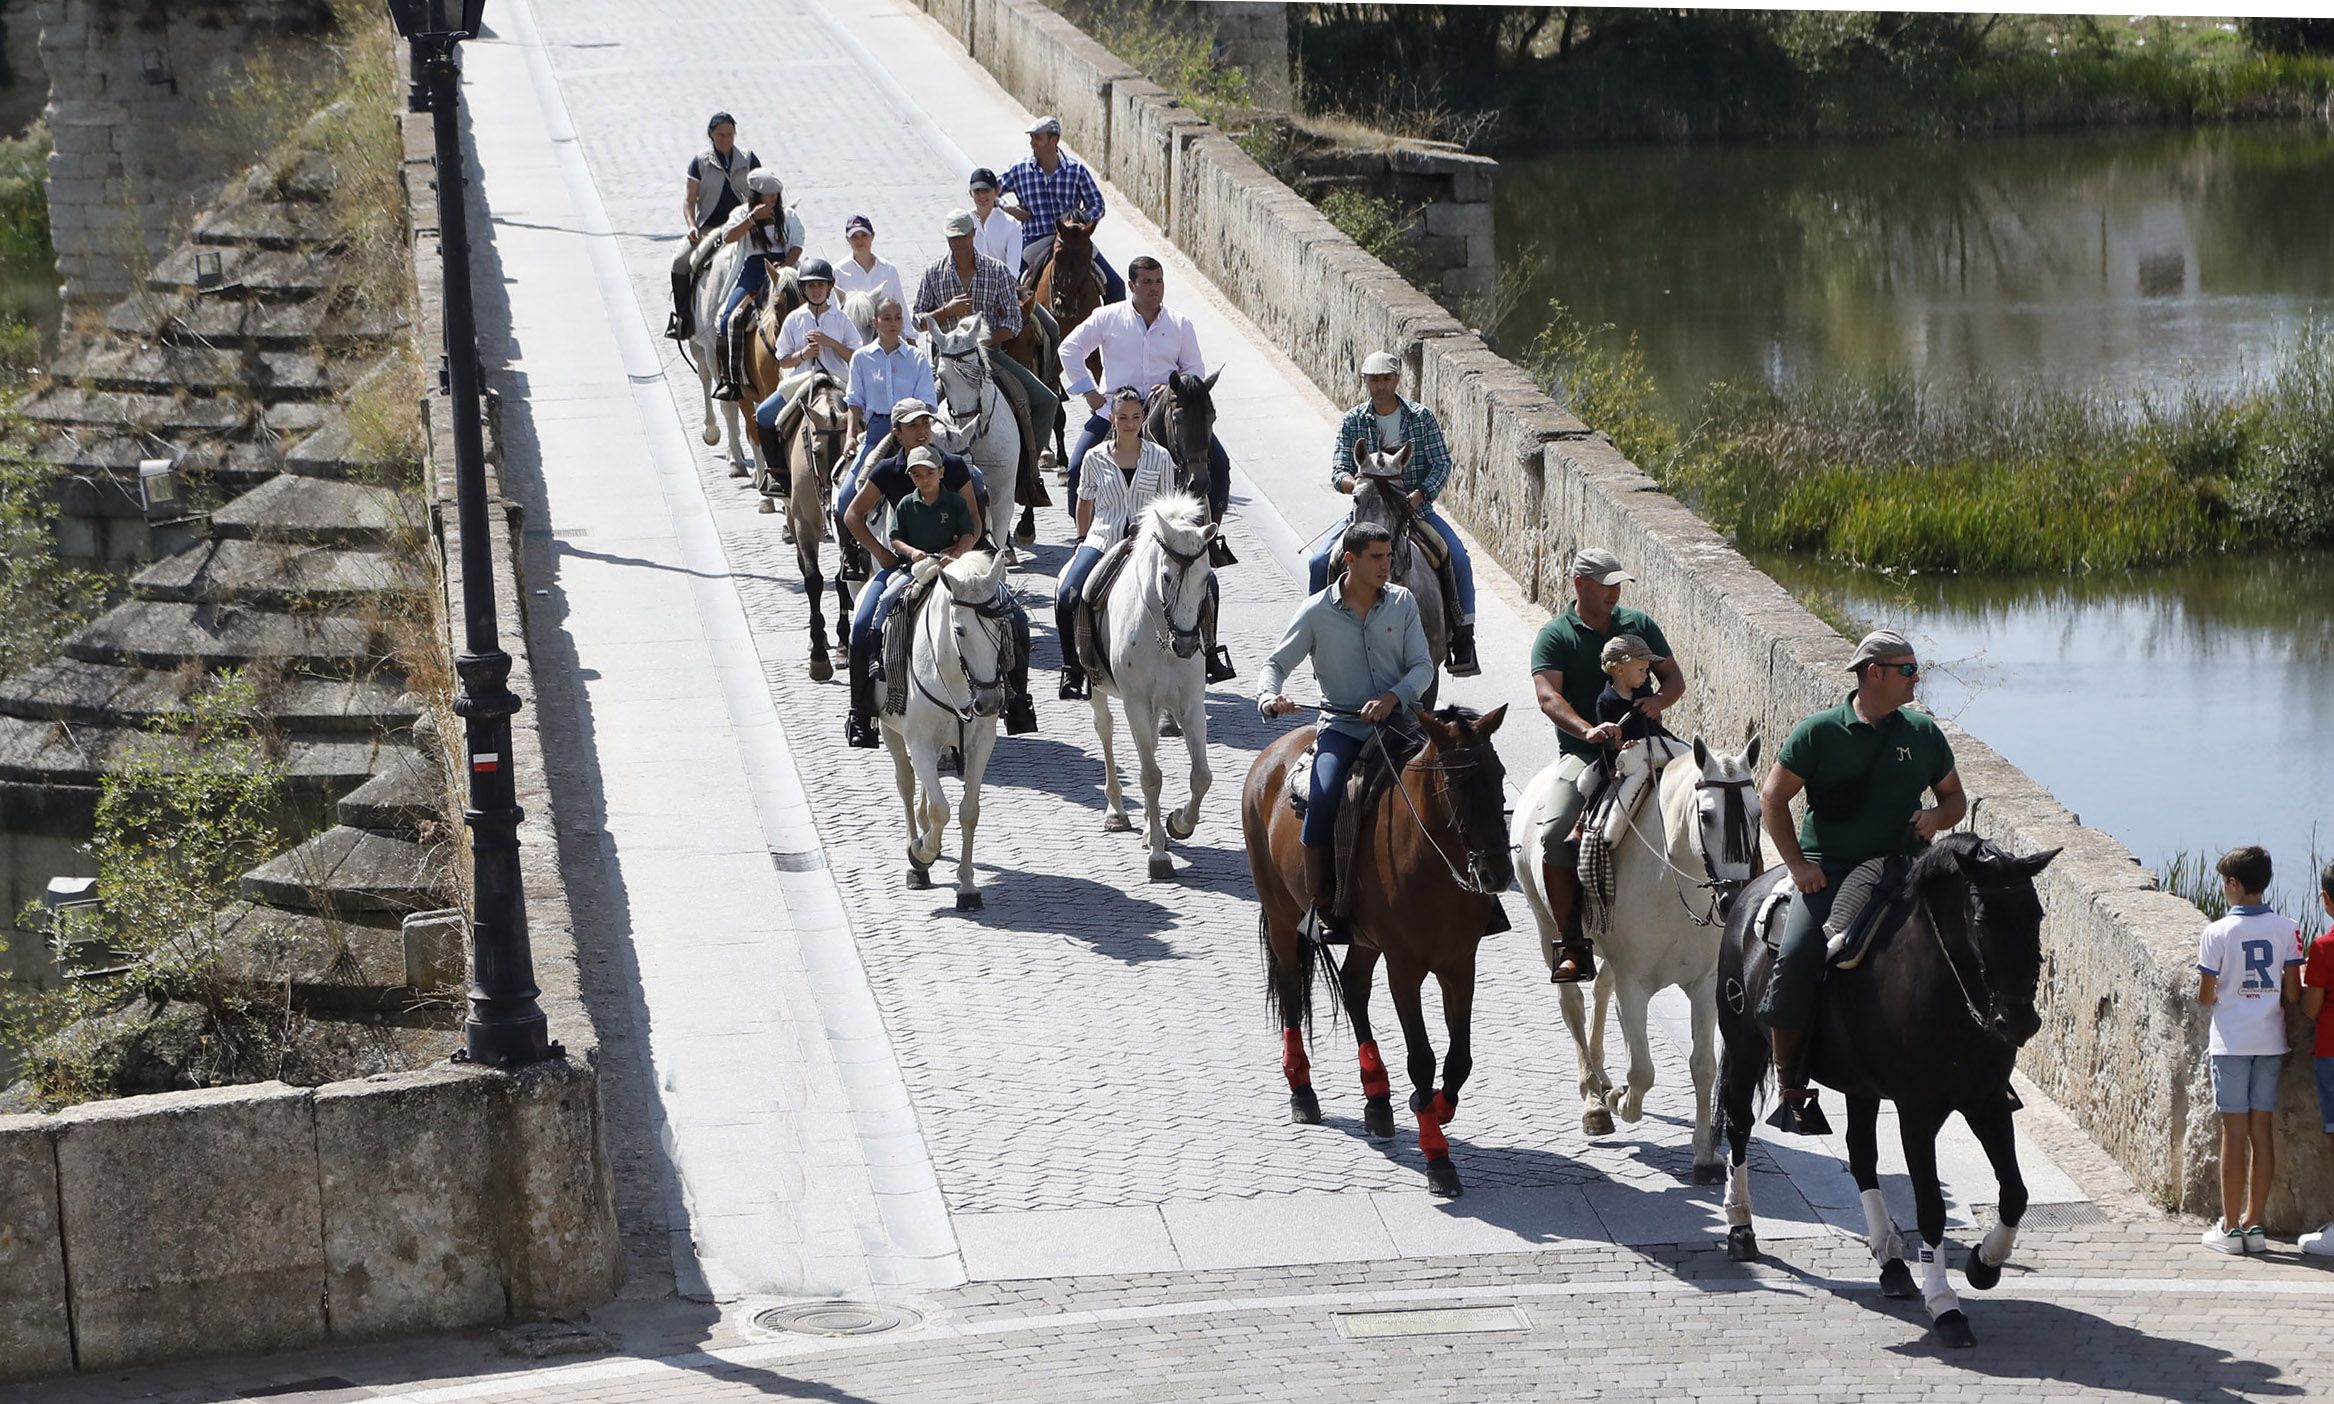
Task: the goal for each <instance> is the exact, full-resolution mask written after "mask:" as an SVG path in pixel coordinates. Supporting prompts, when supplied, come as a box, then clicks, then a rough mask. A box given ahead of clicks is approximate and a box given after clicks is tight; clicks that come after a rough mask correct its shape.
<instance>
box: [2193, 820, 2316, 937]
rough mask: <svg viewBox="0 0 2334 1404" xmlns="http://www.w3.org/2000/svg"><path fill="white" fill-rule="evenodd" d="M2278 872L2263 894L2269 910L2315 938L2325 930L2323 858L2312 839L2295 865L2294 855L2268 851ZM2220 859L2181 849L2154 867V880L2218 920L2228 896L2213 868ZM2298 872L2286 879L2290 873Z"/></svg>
mask: <svg viewBox="0 0 2334 1404" xmlns="http://www.w3.org/2000/svg"><path fill="white" fill-rule="evenodd" d="M2269 857H2270V861H2271V863H2272V864H2273V865H2275V868H2276V872H2277V874H2278V877H2277V880H2275V881H2273V882H2272V883H2271V885H2270V889H2269V891H2268V893H2267V894H2265V895H2266V899H2267V901H2268V903H2269V906H2270V908H2271V910H2273V911H2277V912H2282V913H2284V914H2285V915H2287V916H2289V917H2292V918H2293V919H2294V920H2295V921H2297V922H2299V923H2301V928H2302V939H2303V940H2305V941H2314V940H2316V939H2317V938H2318V936H2319V935H2320V934H2322V933H2323V932H2324V931H2325V930H2326V909H2325V908H2324V907H2322V906H2320V905H2319V903H2318V874H2319V873H2321V872H2323V871H2324V870H2325V867H2326V862H2325V859H2324V857H2323V856H2321V855H2320V854H2319V852H2318V849H2317V846H2316V844H2315V843H2313V844H2312V845H2311V847H2310V854H2309V863H2308V865H2307V866H2306V867H2304V866H2298V865H2297V864H2296V863H2295V861H2294V858H2295V855H2292V854H2287V855H2286V856H2285V858H2284V860H2283V861H2280V860H2279V858H2278V855H2276V854H2274V853H2272V854H2271V855H2269ZM2218 861H2219V860H2218V859H2216V858H2213V857H2211V856H2210V855H2207V854H2203V853H2197V852H2193V851H2191V850H2189V849H2185V848H2183V849H2181V850H2180V851H2179V852H2177V853H2174V854H2173V855H2172V856H2171V857H2170V858H2167V859H2166V860H2164V865H2163V866H2162V867H2161V868H2158V869H2157V870H2156V883H2157V885H2158V886H2160V887H2162V888H2163V889H2164V890H2165V891H2166V892H2169V893H2171V894H2172V895H2173V896H2175V897H2185V898H2187V899H2188V901H2190V902H2191V903H2193V904H2195V907H2196V909H2197V910H2198V911H2200V912H2202V913H2204V919H2205V920H2207V921H2218V920H2220V919H2221V918H2222V917H2224V916H2227V915H2228V914H2229V899H2228V897H2227V896H2226V895H2225V894H2224V893H2223V892H2222V891H2221V875H2220V874H2219V873H2218V872H2215V871H2214V870H2213V864H2215V863H2216V862H2218ZM2296 871H2298V872H2299V874H2300V875H2299V877H2298V878H2292V879H2291V880H2290V881H2289V874H2292V873H2294V872H2296Z"/></svg>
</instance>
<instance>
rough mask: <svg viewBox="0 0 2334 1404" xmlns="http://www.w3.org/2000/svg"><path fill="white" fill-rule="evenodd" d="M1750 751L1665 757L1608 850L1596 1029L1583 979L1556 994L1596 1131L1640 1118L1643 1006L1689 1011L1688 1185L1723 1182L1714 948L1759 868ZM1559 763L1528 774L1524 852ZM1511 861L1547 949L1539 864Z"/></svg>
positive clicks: (1586, 1114) (1646, 1056) (1546, 805)
mask: <svg viewBox="0 0 2334 1404" xmlns="http://www.w3.org/2000/svg"><path fill="white" fill-rule="evenodd" d="M1758 759H1759V743H1758V741H1757V739H1756V738H1754V739H1753V740H1752V741H1751V743H1750V745H1749V747H1748V748H1746V749H1745V750H1744V751H1743V753H1742V754H1741V755H1737V756H1722V755H1719V754H1717V753H1715V752H1713V751H1712V750H1711V749H1710V748H1709V747H1708V746H1706V745H1704V744H1703V743H1702V741H1701V740H1700V739H1699V738H1697V739H1696V740H1695V742H1694V764H1693V765H1692V766H1684V765H1674V764H1673V765H1669V766H1667V767H1666V768H1665V769H1663V770H1662V771H1661V779H1660V788H1659V789H1658V790H1657V791H1656V792H1655V793H1654V794H1653V795H1650V796H1648V797H1647V801H1646V802H1645V803H1644V804H1642V805H1641V806H1640V807H1639V808H1638V810H1637V814H1636V817H1635V818H1634V820H1632V821H1631V822H1630V823H1629V824H1628V825H1627V827H1626V828H1625V829H1624V830H1623V832H1622V834H1621V836H1620V841H1619V843H1618V844H1617V846H1616V848H1615V851H1614V854H1613V906H1612V920H1611V925H1610V929H1609V930H1608V931H1606V932H1605V933H1604V934H1603V935H1602V936H1600V937H1599V938H1598V940H1597V953H1598V954H1599V955H1600V956H1602V957H1603V963H1602V965H1601V967H1600V968H1599V969H1598V971H1597V980H1596V1014H1595V1020H1594V1023H1593V1025H1592V1024H1590V1022H1589V1020H1588V1017H1587V1012H1586V1010H1585V1009H1584V1008H1583V1001H1582V999H1581V993H1580V986H1578V985H1565V986H1563V987H1562V993H1561V994H1560V996H1559V999H1560V1002H1561V1004H1562V1006H1563V1009H1564V1022H1565V1024H1566V1025H1567V1026H1568V1027H1569V1028H1570V1029H1571V1030H1572V1045H1573V1049H1574V1052H1575V1053H1576V1054H1577V1056H1578V1059H1579V1067H1580V1099H1581V1103H1582V1111H1581V1116H1580V1129H1581V1130H1583V1131H1585V1132H1587V1133H1588V1134H1590V1135H1592V1136H1604V1135H1610V1134H1612V1131H1613V1115H1614V1113H1615V1112H1618V1113H1619V1115H1620V1118H1621V1120H1623V1121H1631V1122H1633V1121H1635V1120H1637V1119H1638V1117H1639V1116H1641V1115H1643V1113H1644V1107H1645V1094H1646V1092H1647V1091H1649V1090H1650V1089H1651V1088H1652V1086H1653V1047H1652V1044H1651V1043H1650V1042H1649V1041H1648V1039H1647V1037H1646V1006H1647V1005H1649V1004H1650V1003H1651V1002H1652V1000H1653V996H1654V995H1655V994H1657V993H1659V992H1660V991H1661V990H1663V989H1665V988H1667V987H1668V986H1671V985H1675V986H1677V987H1678V988H1679V989H1681V990H1683V991H1685V994H1686V998H1687V1000H1688V1001H1689V1002H1690V1003H1691V1005H1692V1008H1693V1051H1692V1053H1691V1055H1690V1056H1689V1058H1688V1060H1687V1066H1688V1068H1689V1069H1690V1070H1691V1072H1692V1075H1693V1079H1694V1182H1695V1183H1696V1184H1710V1185H1714V1184H1719V1183H1722V1182H1723V1181H1724V1180H1725V1178H1726V1164H1725V1161H1724V1159H1723V1158H1722V1157H1721V1156H1720V1155H1719V1152H1718V1148H1717V1144H1716V1132H1715V1129H1714V1125H1713V1119H1712V1116H1711V1110H1712V1100H1711V1095H1712V1094H1711V1089H1712V1085H1713V1083H1714V1082H1715V1081H1716V1079H1717V1075H1718V1046H1717V1036H1718V1003H1717V995H1718V992H1717V973H1718V948H1719V944H1720V941H1721V939H1722V938H1723V936H1724V935H1725V931H1726V905H1727V903H1728V902H1730V901H1731V899H1732V897H1733V895H1734V894H1735V893H1736V892H1737V891H1740V890H1741V888H1742V885H1743V884H1744V883H1746V882H1749V881H1750V880H1751V879H1752V878H1754V877H1756V876H1758V874H1759V872H1760V871H1761V870H1762V868H1763V867H1764V866H1765V864H1764V862H1763V860H1762V858H1761V854H1760V847H1759V792H1758V784H1757V781H1756V780H1755V779H1754V778H1753V774H1752V772H1753V769H1754V767H1756V766H1757V764H1758ZM1555 771H1556V767H1555V765H1553V764H1551V765H1550V766H1549V767H1548V768H1547V769H1546V770H1543V771H1541V772H1540V773H1539V774H1538V775H1537V776H1535V777H1533V779H1532V783H1531V784H1530V785H1529V786H1527V787H1526V788H1525V790H1524V794H1523V798H1522V799H1521V800H1520V801H1518V803H1517V805H1516V811H1515V821H1514V826H1513V829H1512V831H1511V833H1510V838H1511V840H1512V841H1513V843H1514V844H1515V847H1516V849H1517V851H1518V852H1519V853H1520V854H1522V855H1525V856H1526V857H1535V856H1536V855H1537V854H1538V853H1539V852H1540V851H1541V850H1540V835H1541V833H1542V832H1543V831H1544V830H1545V829H1546V827H1547V824H1548V815H1549V810H1550V807H1551V803H1550V802H1551V792H1552V789H1553V784H1554V779H1555ZM1607 783H1608V784H1618V783H1620V782H1619V780H1618V779H1617V778H1616V779H1614V780H1611V781H1608V782H1607ZM1516 869H1517V876H1518V878H1519V880H1520V881H1521V882H1522V884H1523V889H1524V899H1525V901H1526V902H1528V903H1529V904H1530V906H1531V909H1532V916H1533V918H1534V919H1535V920H1536V921H1537V922H1538V923H1539V927H1540V940H1541V943H1542V945H1543V947H1546V946H1548V945H1550V944H1552V943H1554V942H1557V941H1558V940H1560V939H1561V937H1562V935H1563V933H1562V932H1561V931H1559V930H1558V929H1557V926H1556V922H1555V919H1554V918H1553V917H1552V916H1551V915H1550V913H1549V910H1548V894H1547V891H1546V889H1545V888H1544V887H1543V886H1542V883H1541V879H1540V864H1539V863H1538V862H1536V861H1534V862H1518V863H1517V864H1516ZM1616 997H1618V999H1619V1001H1620V1006H1621V1032H1622V1035H1623V1036H1624V1037H1625V1038H1626V1039H1627V1040H1628V1043H1629V1070H1628V1090H1627V1091H1626V1092H1624V1093H1623V1094H1622V1095H1621V1096H1620V1097H1618V1098H1615V1097H1614V1095H1613V1083H1612V1079H1611V1078H1610V1077H1609V1076H1607V1075H1606V1072H1605V1011H1606V1009H1607V1008H1608V1007H1609V1006H1610V1005H1611V1004H1612V1003H1613V1001H1614V999H1615V998H1616Z"/></svg>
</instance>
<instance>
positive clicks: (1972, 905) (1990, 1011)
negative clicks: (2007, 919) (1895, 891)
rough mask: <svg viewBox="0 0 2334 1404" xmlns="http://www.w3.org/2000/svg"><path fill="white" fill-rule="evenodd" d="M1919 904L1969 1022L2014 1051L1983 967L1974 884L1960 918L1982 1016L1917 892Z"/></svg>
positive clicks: (1996, 990) (1932, 910) (1995, 992)
mask: <svg viewBox="0 0 2334 1404" xmlns="http://www.w3.org/2000/svg"><path fill="white" fill-rule="evenodd" d="M1919 902H1920V907H1921V916H1922V917H1923V918H1924V919H1926V920H1927V921H1928V923H1929V934H1930V935H1932V936H1934V937H1936V938H1937V954H1938V955H1939V956H1941V957H1943V958H1944V961H1945V969H1946V970H1947V971H1949V972H1950V973H1951V974H1952V976H1953V987H1954V989H1955V990H1956V991H1958V992H1959V993H1960V995H1961V1008H1962V1010H1963V1012H1965V1013H1967V1014H1968V1015H1969V1021H1970V1022H1971V1023H1973V1024H1975V1025H1977V1027H1978V1031H1979V1032H1981V1033H1983V1034H1984V1035H1985V1036H1986V1037H1988V1038H1991V1039H1993V1040H1995V1041H1996V1042H1998V1043H2002V1044H2005V1045H2007V1046H2009V1047H2011V1048H2013V1049H2014V1048H2016V1047H2017V1046H2018V1045H2017V1042H2016V1040H2014V1039H2012V1038H2011V1037H2010V1036H2009V1034H2007V1033H2006V1032H2004V1031H2003V1028H2002V996H2001V991H2000V988H1999V987H1998V986H1996V985H1995V983H1994V978H1993V971H1992V970H1991V969H1989V968H1988V967H1987V966H1986V952H1985V944H1984V943H1983V942H1982V941H1980V940H1978V938H1977V928H1978V914H1979V910H1980V909H1981V908H1982V906H1983V904H1982V903H1980V902H1979V901H1978V895H1977V884H1976V883H1974V882H1972V883H1971V884H1970V887H1969V896H1968V898H1967V899H1966V901H1965V903H1964V906H1965V907H1967V908H1969V910H1966V911H1964V912H1963V913H1962V915H1963V916H1964V917H1965V918H1967V921H1968V927H1969V933H1970V934H1969V954H1970V958H1971V959H1973V960H1975V961H1976V962H1977V985H1978V988H1979V989H1981V990H1983V991H1984V992H1985V997H1986V1007H1985V1012H1984V1013H1982V1014H1981V1013H1979V1012H1978V1007H1977V999H1976V997H1975V996H1973V995H1971V994H1970V992H1969V982H1968V981H1966V980H1964V979H1962V978H1961V966H1960V965H1959V964H1958V963H1957V962H1956V961H1955V960H1954V959H1953V948H1952V947H1951V946H1950V945H1948V944H1947V943H1946V940H1945V928H1944V927H1943V926H1941V925H1939V924H1938V921H1937V911H1936V908H1935V907H1934V906H1932V905H1931V904H1930V902H1929V894H1928V893H1926V892H1923V893H1921V894H1920V898H1919Z"/></svg>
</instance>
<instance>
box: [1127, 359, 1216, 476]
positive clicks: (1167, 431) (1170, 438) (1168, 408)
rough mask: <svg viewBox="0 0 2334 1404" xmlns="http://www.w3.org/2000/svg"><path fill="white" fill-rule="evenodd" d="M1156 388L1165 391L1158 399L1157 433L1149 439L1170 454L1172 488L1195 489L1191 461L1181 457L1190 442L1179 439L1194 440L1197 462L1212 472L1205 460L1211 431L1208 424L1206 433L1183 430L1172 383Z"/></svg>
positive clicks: (1181, 415)
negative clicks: (1196, 447)
mask: <svg viewBox="0 0 2334 1404" xmlns="http://www.w3.org/2000/svg"><path fill="white" fill-rule="evenodd" d="M1160 388H1161V389H1163V390H1164V391H1166V394H1165V395H1163V396H1162V397H1161V398H1160V401H1159V413H1158V418H1159V432H1158V433H1157V434H1156V435H1153V436H1151V442H1153V443H1155V444H1158V445H1159V446H1160V447H1162V448H1164V449H1166V450H1167V452H1168V453H1169V454H1170V455H1172V456H1173V457H1174V459H1175V488H1176V491H1178V492H1195V491H1197V489H1196V488H1195V487H1194V486H1193V484H1195V483H1196V482H1198V481H1199V479H1198V477H1197V476H1196V475H1195V474H1194V473H1193V471H1192V467H1191V461H1190V460H1189V459H1188V458H1186V457H1185V456H1184V455H1185V450H1186V449H1188V448H1189V447H1190V445H1188V444H1186V443H1183V442H1181V440H1184V439H1197V440H1198V442H1199V461H1200V462H1201V463H1202V464H1203V465H1206V467H1207V470H1208V471H1209V472H1210V473H1212V472H1214V471H1215V465H1214V464H1212V463H1209V462H1208V433H1213V432H1214V430H1213V429H1212V427H1211V428H1210V430H1209V431H1208V433H1201V434H1190V433H1186V432H1185V430H1184V427H1183V415H1184V405H1183V401H1182V400H1180V399H1178V398H1176V395H1175V386H1174V384H1173V383H1172V382H1169V383H1168V384H1165V385H1163V386H1161V387H1160ZM1143 427H1144V428H1145V429H1146V430H1147V429H1149V428H1150V425H1149V423H1148V422H1146V423H1145V424H1144V426H1143Z"/></svg>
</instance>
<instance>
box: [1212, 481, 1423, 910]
mask: <svg viewBox="0 0 2334 1404" xmlns="http://www.w3.org/2000/svg"><path fill="white" fill-rule="evenodd" d="M1342 549H1343V553H1344V556H1345V574H1344V576H1343V577H1342V578H1341V579H1339V580H1338V582H1337V583H1336V584H1335V585H1333V586H1329V587H1326V588H1324V589H1322V590H1321V591H1320V592H1319V593H1317V594H1314V595H1312V596H1310V597H1308V598H1307V599H1306V601H1305V602H1304V603H1303V604H1302V605H1300V606H1298V607H1297V613H1296V616H1295V617H1294V618H1292V619H1291V620H1289V627H1288V631H1287V632H1286V633H1284V634H1282V635H1281V640H1280V644H1279V646H1278V647H1276V648H1274V649H1273V651H1272V656H1271V657H1270V658H1267V659H1266V660H1264V667H1263V669H1262V671H1260V672H1259V673H1258V674H1257V677H1256V710H1257V711H1258V712H1259V713H1261V714H1262V715H1263V716H1264V718H1265V719H1266V720H1267V721H1269V720H1271V719H1272V718H1274V717H1277V716H1280V715H1281V714H1282V713H1284V712H1288V711H1290V710H1292V709H1293V708H1295V707H1296V705H1297V704H1296V703H1294V702H1292V701H1290V700H1289V699H1288V698H1287V697H1285V696H1283V695H1282V694H1281V690H1280V689H1281V683H1282V682H1283V681H1284V680H1285V679H1286V678H1287V677H1288V675H1289V670H1290V669H1292V668H1294V667H1296V666H1297V664H1299V663H1301V662H1303V661H1304V660H1305V659H1307V658H1311V659H1312V660H1313V678H1314V680H1315V681H1316V682H1317V683H1319V684H1320V687H1321V712H1322V716H1323V721H1322V723H1321V729H1320V732H1319V734H1318V735H1317V736H1316V738H1315V741H1314V746H1315V753H1314V757H1313V778H1312V788H1311V791H1310V793H1309V797H1308V802H1307V804H1306V808H1305V823H1304V828H1303V831H1302V833H1301V835H1300V838H1301V841H1302V842H1303V844H1304V849H1305V884H1306V886H1308V887H1310V888H1311V889H1312V891H1313V910H1312V914H1311V916H1310V917H1309V918H1308V919H1307V923H1308V927H1309V934H1310V935H1311V936H1312V938H1313V939H1314V940H1316V941H1319V942H1322V943H1323V944H1325V945H1342V944H1344V943H1346V942H1347V941H1348V940H1350V939H1351V938H1350V937H1349V936H1348V934H1347V933H1346V932H1345V931H1343V930H1342V929H1340V927H1339V924H1338V923H1337V922H1336V920H1335V918H1334V917H1333V916H1332V913H1333V911H1334V910H1335V908H1334V905H1333V903H1332V900H1331V899H1332V898H1333V896H1334V895H1335V894H1334V893H1332V892H1331V890H1330V884H1331V882H1332V881H1333V880H1334V878H1335V875H1336V871H1337V865H1336V853H1335V851H1334V848H1333V845H1334V844H1335V843H1336V841H1337V810H1338V806H1339V804H1340V803H1341V802H1342V801H1343V799H1344V798H1345V779H1346V776H1347V774H1348V773H1349V772H1350V771H1351V769H1352V766H1353V764H1354V762H1355V760H1356V758H1357V757H1359V756H1360V754H1361V748H1362V745H1363V743H1364V742H1366V741H1368V740H1369V739H1370V736H1371V734H1372V732H1373V731H1374V729H1375V728H1376V727H1377V726H1378V725H1380V724H1381V723H1384V722H1386V721H1387V720H1389V719H1391V718H1395V717H1397V714H1403V715H1406V714H1407V713H1408V712H1409V711H1410V710H1411V709H1412V708H1414V707H1416V706H1417V705H1418V699H1419V698H1420V697H1421V696H1423V695H1424V694H1425V692H1426V689H1427V688H1428V687H1429V686H1431V685H1432V684H1433V682H1434V655H1433V654H1431V653H1429V652H1428V651H1427V647H1426V627H1425V625H1424V624H1422V623H1421V622H1420V620H1419V615H1418V600H1417V598H1416V597H1414V596H1413V595H1412V594H1411V593H1410V592H1409V591H1408V590H1405V589H1403V588H1402V587H1401V586H1399V585H1395V584H1392V583H1390V582H1389V581H1388V579H1387V577H1388V576H1389V575H1390V574H1391V573H1392V572H1393V569H1394V538H1393V537H1392V535H1391V534H1389V533H1388V532H1387V530H1386V529H1385V528H1384V527H1382V526H1379V525H1378V524H1377V523H1375V522H1356V523H1354V524H1353V525H1352V526H1349V527H1347V528H1346V529H1345V537H1344V540H1343V542H1342Z"/></svg>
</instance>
